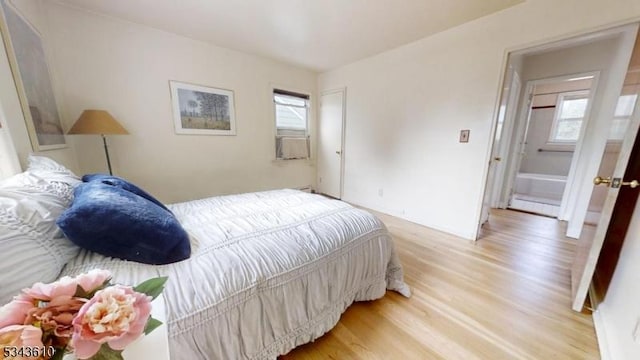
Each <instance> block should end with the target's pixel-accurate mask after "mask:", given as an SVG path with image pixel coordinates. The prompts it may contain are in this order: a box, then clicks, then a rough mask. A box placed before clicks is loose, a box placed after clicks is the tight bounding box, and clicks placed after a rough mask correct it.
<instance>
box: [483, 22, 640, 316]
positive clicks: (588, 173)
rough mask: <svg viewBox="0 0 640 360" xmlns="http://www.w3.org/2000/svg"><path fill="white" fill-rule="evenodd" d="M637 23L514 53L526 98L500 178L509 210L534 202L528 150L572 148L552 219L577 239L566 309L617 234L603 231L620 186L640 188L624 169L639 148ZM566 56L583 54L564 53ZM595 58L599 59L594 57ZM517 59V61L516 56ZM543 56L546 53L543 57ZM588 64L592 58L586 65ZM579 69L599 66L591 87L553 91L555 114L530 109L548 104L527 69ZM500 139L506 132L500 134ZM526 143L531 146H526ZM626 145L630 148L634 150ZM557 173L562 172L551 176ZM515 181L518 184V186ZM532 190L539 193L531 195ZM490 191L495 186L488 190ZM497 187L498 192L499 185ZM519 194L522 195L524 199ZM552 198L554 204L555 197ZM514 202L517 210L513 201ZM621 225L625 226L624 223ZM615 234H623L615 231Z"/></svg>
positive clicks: (579, 297)
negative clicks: (539, 102)
mask: <svg viewBox="0 0 640 360" xmlns="http://www.w3.org/2000/svg"><path fill="white" fill-rule="evenodd" d="M638 28H639V26H638V24H631V25H627V26H623V27H619V28H615V29H610V30H607V31H603V32H601V33H598V34H591V35H590V36H587V37H588V41H586V42H583V41H582V40H581V39H579V38H577V39H570V40H568V41H566V42H565V44H564V45H563V46H558V44H553V45H550V48H551V50H548V49H547V50H541V49H532V50H526V51H522V52H521V54H516V55H517V56H523V58H520V59H519V61H520V64H521V65H520V68H519V69H520V71H521V73H522V78H523V79H525V80H526V83H527V91H526V92H525V96H524V97H521V98H520V102H519V107H520V110H519V113H518V115H517V116H516V117H515V119H513V121H514V122H515V125H514V128H515V130H514V132H513V133H512V134H511V136H510V142H511V146H510V152H509V153H508V155H509V156H510V158H509V159H508V165H509V169H510V170H509V171H507V175H506V179H505V183H507V184H508V188H507V190H506V193H507V195H508V200H507V207H512V208H513V205H514V204H513V203H514V202H518V201H521V200H524V201H530V202H535V201H532V200H540V199H542V198H548V197H549V193H550V190H549V187H548V186H547V185H548V184H549V182H547V183H546V185H545V183H544V182H543V183H537V184H533V183H532V181H534V180H540V179H539V177H536V176H532V174H536V173H535V172H534V173H530V172H527V171H526V169H528V168H531V167H532V166H533V165H534V164H527V161H528V162H530V163H531V162H532V163H535V162H536V161H531V160H536V159H525V157H526V156H529V158H531V157H532V154H533V156H536V155H539V154H535V153H532V151H535V152H538V153H540V152H547V151H545V150H550V151H548V152H560V151H559V150H563V152H565V151H566V152H573V155H572V156H571V166H570V168H569V172H568V174H567V176H566V180H565V181H566V183H565V185H564V188H565V190H564V191H563V192H562V200H561V205H560V207H559V208H558V209H556V211H557V217H558V219H560V220H568V226H567V234H566V236H567V237H568V238H574V239H579V240H578V241H577V244H576V245H577V246H576V247H577V250H576V253H575V258H574V260H573V262H572V271H571V278H572V282H571V283H572V298H573V304H572V308H573V309H574V310H576V311H580V310H582V307H583V303H584V301H585V298H586V295H587V292H588V290H589V288H590V286H591V284H592V279H593V274H594V271H595V268H596V262H597V261H598V258H599V256H600V251H601V249H602V248H603V246H604V247H605V248H607V247H606V246H605V245H606V244H607V243H610V242H611V241H614V240H620V236H618V235H616V234H613V235H611V234H612V233H611V232H608V230H609V229H610V226H609V225H610V224H612V226H613V224H617V223H620V221H618V220H619V219H617V218H614V216H613V214H614V206H616V207H617V206H618V203H619V201H617V199H618V193H619V192H620V188H621V187H623V188H624V187H625V186H628V187H630V188H633V189H635V188H636V187H638V186H640V185H639V184H640V183H638V181H637V180H639V179H635V178H634V179H630V178H629V177H630V176H631V175H633V177H637V176H636V175H637V174H638V173H633V172H629V171H628V170H629V167H628V165H630V163H629V160H630V155H631V157H632V158H633V156H635V155H634V154H636V153H635V152H634V151H636V150H637V148H636V147H635V146H634V143H635V139H636V135H637V133H638V125H639V124H640V110H638V91H637V90H638V84H640V81H639V80H640V79H638V77H637V73H638V69H636V68H635V67H634V66H635V65H634V64H635V63H636V62H638V60H637V59H640V39H639V38H638ZM598 49H599V50H598ZM603 51H604V52H603ZM571 54H573V55H578V54H582V55H581V56H576V57H570V55H571ZM588 54H591V57H588V56H587V57H588V59H587V58H586V57H585V56H586V55H588ZM597 55H600V56H601V57H600V58H599V59H597ZM517 56H516V57H515V58H516V59H518V57H517ZM541 56H542V57H546V58H545V59H542V58H541ZM585 59H586V61H585ZM634 59H635V60H634ZM510 61H511V59H510ZM587 62H590V63H589V64H588V65H587ZM532 64H533V65H537V66H532ZM583 66H589V67H591V68H592V69H596V70H598V71H599V72H600V77H599V78H598V77H597V76H594V77H593V78H592V80H593V83H591V84H589V88H588V89H562V90H563V91H559V92H558V93H557V94H556V95H555V96H556V99H555V106H554V107H553V109H554V110H553V114H546V115H544V114H542V113H538V114H534V113H536V110H544V109H545V108H546V106H549V108H551V105H546V106H544V105H543V106H536V104H535V102H534V97H535V96H536V95H543V94H545V93H544V92H542V91H540V89H537V88H538V86H537V85H539V83H537V82H536V81H540V80H539V79H544V77H543V76H539V77H538V79H534V78H530V77H528V76H527V75H526V74H527V73H534V74H536V75H542V74H543V73H549V72H554V71H559V72H564V73H565V74H568V73H572V72H571V71H573V73H579V72H580V71H582V69H581V67H583ZM532 80H533V81H532ZM579 80H580V81H582V80H587V79H586V77H576V78H574V79H573V81H579ZM557 85H558V84H555V85H554V86H557ZM564 85H566V84H564ZM566 90H569V91H566ZM503 96H504V94H503ZM549 112H551V111H549ZM589 115H590V116H589ZM539 117H542V118H547V119H549V118H550V119H552V120H551V125H550V126H549V127H548V129H546V128H545V130H544V131H541V133H542V134H543V135H544V136H541V137H540V138H541V139H545V138H546V140H544V141H545V142H544V144H543V145H542V146H541V147H538V146H537V145H536V144H539V143H536V141H537V140H535V141H534V139H533V137H534V135H532V133H533V132H535V131H534V128H533V127H532V126H533V124H534V121H536V119H537V118H539ZM505 121H506V120H505ZM547 122H548V120H547ZM541 123H545V122H544V121H543V122H541ZM578 128H579V129H580V130H579V131H578V130H577V129H578ZM503 138H506V137H505V136H503ZM563 142H565V143H563ZM569 142H571V143H570V144H569ZM528 144H529V145H533V146H532V147H530V148H529V149H528V148H527V145H528ZM632 148H633V149H635V150H633V151H632ZM634 159H637V158H634ZM565 162H566V160H565ZM542 163H544V164H542ZM540 165H544V166H546V167H553V166H551V162H550V159H546V161H543V162H539V164H538V166H540ZM527 166H528V167H527ZM565 170H566V167H564V168H563V171H565ZM632 170H633V169H632ZM636 170H637V169H636ZM625 171H626V172H625ZM512 174H515V175H512ZM518 175H520V176H518ZM596 175H597V176H596ZM556 176H561V175H557V174H556ZM561 179H562V180H564V178H559V177H556V178H555V179H554V180H557V182H560V180H561ZM592 179H593V180H592ZM518 181H519V182H520V184H518V183H517V182H518ZM594 185H595V186H594ZM598 185H604V186H598ZM518 187H519V189H518ZM532 189H533V190H532ZM498 190H500V189H498ZM534 190H536V191H538V193H537V194H534ZM491 191H496V189H491V190H489V192H491ZM502 191H503V193H504V192H505V189H502ZM545 191H546V192H545ZM635 191H636V193H634V194H635V196H636V197H637V195H638V194H637V191H638V190H635ZM485 193H486V192H485ZM523 193H524V196H522V195H523ZM540 194H542V195H544V196H541V195H540ZM555 200H556V201H557V196H556V198H555ZM623 200H624V199H623ZM627 200H628V199H627ZM634 201H635V200H634ZM515 205H516V207H517V206H518V205H519V204H515ZM545 205H548V204H545ZM534 212H535V211H534ZM552 215H554V214H552ZM626 224H627V225H628V222H627V223H626ZM622 227H624V226H622ZM624 230H626V228H625V229H624ZM615 232H616V233H618V234H620V233H623V231H619V230H616V231H615ZM581 235H582V236H581ZM614 235H615V236H614ZM612 237H615V239H613V238H612ZM623 238H624V234H623V235H622V239H623ZM611 268H615V265H613V267H611V266H609V269H611ZM609 272H611V270H609ZM605 291H606V290H605Z"/></svg>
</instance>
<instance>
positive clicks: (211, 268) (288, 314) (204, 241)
mask: <svg viewBox="0 0 640 360" xmlns="http://www.w3.org/2000/svg"><path fill="white" fill-rule="evenodd" d="M169 208H170V209H171V210H172V211H173V212H174V214H175V215H176V217H177V218H178V220H179V221H180V222H181V224H182V225H183V227H184V228H185V229H186V230H187V232H188V233H189V235H190V237H191V244H192V256H191V258H189V259H188V260H185V261H182V262H178V263H174V264H169V265H161V266H157V265H145V264H139V263H134V262H128V261H122V260H118V259H112V258H107V257H104V256H101V255H98V254H95V253H91V252H88V251H82V252H81V253H80V254H79V255H78V256H77V257H76V258H75V259H73V260H72V261H71V262H69V263H68V264H67V265H66V267H65V269H64V270H63V274H62V275H75V274H78V273H82V272H85V271H88V270H90V269H93V268H102V269H108V270H110V271H112V273H113V275H114V279H113V280H114V281H115V282H117V283H121V284H137V283H139V282H141V281H143V280H146V279H148V278H151V277H156V276H168V277H169V281H168V282H167V285H166V288H165V290H164V299H165V303H166V307H167V325H168V332H169V347H170V352H171V358H172V359H174V360H180V359H185V360H186V359H275V358H276V357H277V356H278V355H280V354H285V353H287V352H289V351H290V350H291V349H293V348H294V347H296V346H298V345H301V344H304V343H307V342H310V341H313V340H314V339H316V338H318V337H320V336H321V335H322V334H324V333H326V332H327V331H329V330H330V329H331V328H333V327H334V326H335V324H336V323H337V322H338V320H339V318H340V315H341V314H342V313H343V312H344V311H345V310H346V308H347V307H348V306H349V305H350V304H352V303H353V302H354V301H366V300H374V299H378V298H380V297H382V296H384V294H385V292H386V290H387V289H390V290H395V291H398V292H400V293H401V294H403V295H405V296H409V295H410V292H409V288H408V287H407V285H406V284H405V283H404V282H403V278H402V267H401V265H400V263H399V261H398V257H397V255H396V253H395V251H394V247H393V242H392V239H391V237H390V235H389V233H388V232H387V230H386V228H385V226H384V224H383V223H382V222H381V221H380V220H378V219H377V218H376V217H375V216H373V215H371V214H370V213H368V212H366V211H364V210H360V209H357V208H354V207H352V206H351V205H349V204H347V203H344V202H341V201H337V200H331V199H327V198H325V197H323V196H319V195H313V194H308V193H304V192H301V191H296V190H277V191H267V192H259V193H250V194H240V195H230V196H220V197H213V198H207V199H201V200H195V201H190V202H185V203H179V204H173V205H170V206H169Z"/></svg>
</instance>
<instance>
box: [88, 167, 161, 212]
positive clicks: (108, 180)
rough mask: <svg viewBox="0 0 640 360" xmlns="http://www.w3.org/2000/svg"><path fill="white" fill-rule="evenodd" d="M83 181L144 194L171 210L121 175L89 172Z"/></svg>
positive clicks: (144, 196)
mask: <svg viewBox="0 0 640 360" xmlns="http://www.w3.org/2000/svg"><path fill="white" fill-rule="evenodd" d="M82 181H84V182H92V181H100V182H102V183H103V184H108V185H112V186H117V187H119V188H121V189H125V190H127V191H129V192H132V193H134V194H136V195H138V196H142V197H143V198H145V199H147V200H149V201H151V202H152V203H154V204H156V205H158V206H160V207H161V208H163V209H165V210H167V211H169V212H171V210H169V209H167V207H166V206H164V204H163V203H161V202H160V201H158V199H156V198H154V197H153V196H151V194H149V193H148V192H146V191H144V190H142V189H141V188H140V187H138V186H137V185H135V184H133V183H130V182H129V181H127V180H125V179H123V178H121V177H118V176H114V175H107V174H87V175H85V176H83V177H82Z"/></svg>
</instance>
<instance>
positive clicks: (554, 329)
mask: <svg viewBox="0 0 640 360" xmlns="http://www.w3.org/2000/svg"><path fill="white" fill-rule="evenodd" d="M376 215H378V216H379V217H380V218H381V219H382V220H383V221H384V222H385V224H387V227H388V228H389V231H390V232H391V234H392V235H393V237H394V240H395V244H396V249H397V250H398V253H399V255H400V259H401V261H402V263H403V265H404V271H405V280H406V282H407V283H408V284H409V286H411V288H412V291H413V296H412V297H411V298H410V299H406V298H404V297H402V296H401V295H399V294H396V293H395V292H387V294H386V295H385V297H384V298H382V299H379V300H376V301H371V302H361V303H355V304H353V305H352V306H351V307H350V308H349V309H347V311H346V312H345V313H344V314H343V315H342V318H341V319H340V322H339V323H338V325H337V326H336V327H335V328H334V329H333V330H332V331H330V332H329V333H327V334H325V335H324V336H323V337H321V338H320V339H317V340H316V341H315V342H313V343H310V344H307V345H304V346H301V347H299V348H297V349H295V350H293V351H292V352H291V353H289V354H287V355H285V356H282V357H281V358H282V359H286V360H290V359H598V358H599V353H598V344H597V341H596V337H595V332H594V328H593V322H592V319H591V316H590V315H588V314H580V313H575V312H572V311H571V299H570V296H571V295H570V293H571V285H570V269H571V261H572V258H573V252H574V247H575V246H574V240H571V239H565V238H564V237H563V234H564V232H565V226H564V225H562V223H560V222H558V221H556V220H555V219H551V218H546V217H541V216H536V215H531V214H525V213H519V212H514V211H508V210H492V215H491V220H490V223H489V224H486V225H485V226H484V228H483V237H482V239H481V240H479V241H477V242H476V243H473V242H470V241H466V240H461V239H459V238H456V237H455V236H453V235H448V234H445V233H441V232H438V231H435V230H432V229H429V228H426V227H423V226H420V225H416V224H413V223H410V222H407V221H404V220H400V219H398V218H394V217H391V216H388V215H384V214H376Z"/></svg>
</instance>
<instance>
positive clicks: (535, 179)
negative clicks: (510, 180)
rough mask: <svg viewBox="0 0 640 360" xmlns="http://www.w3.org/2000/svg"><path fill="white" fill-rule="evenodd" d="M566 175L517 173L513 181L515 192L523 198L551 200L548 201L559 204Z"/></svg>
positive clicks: (565, 182)
mask: <svg viewBox="0 0 640 360" xmlns="http://www.w3.org/2000/svg"><path fill="white" fill-rule="evenodd" d="M566 184H567V177H566V176H562V175H547V174H532V173H518V175H516V182H515V189H514V190H515V194H516V195H520V197H524V198H536V199H545V200H551V201H550V202H548V203H551V204H558V205H559V204H560V202H561V201H562V194H563V193H564V188H565V185H566Z"/></svg>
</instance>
